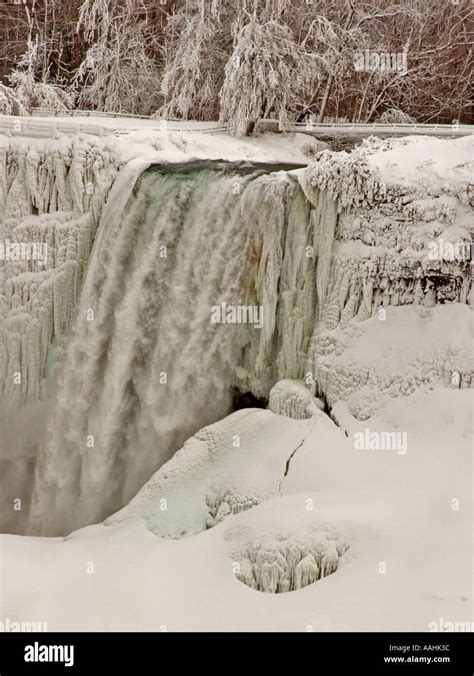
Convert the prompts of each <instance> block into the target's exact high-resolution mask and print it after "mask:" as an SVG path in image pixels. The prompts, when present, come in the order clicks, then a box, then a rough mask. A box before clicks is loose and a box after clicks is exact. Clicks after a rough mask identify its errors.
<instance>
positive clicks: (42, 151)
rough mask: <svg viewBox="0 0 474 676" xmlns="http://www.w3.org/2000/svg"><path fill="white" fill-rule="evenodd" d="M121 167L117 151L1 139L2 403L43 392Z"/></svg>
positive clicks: (76, 143)
mask: <svg viewBox="0 0 474 676" xmlns="http://www.w3.org/2000/svg"><path fill="white" fill-rule="evenodd" d="M119 164H120V161H119V157H118V155H117V153H116V152H115V151H114V150H113V149H110V148H108V146H107V145H106V144H105V143H100V142H94V143H91V142H90V141H88V140H87V139H86V138H77V139H74V140H71V141H69V140H67V139H58V140H57V141H55V142H48V143H44V144H38V143H28V142H26V141H25V140H21V139H8V138H6V137H4V138H3V139H2V138H1V137H0V240H1V242H2V265H1V267H0V312H1V314H2V323H1V326H0V345H1V349H0V400H1V401H3V404H4V405H7V406H18V405H20V404H21V403H25V402H26V401H30V400H33V401H35V400H38V399H39V398H41V397H42V395H43V393H44V388H45V378H46V375H47V374H46V371H47V365H48V352H49V348H50V346H51V345H52V344H54V345H56V346H62V345H63V344H64V338H65V336H66V335H67V333H68V330H69V327H70V325H71V322H72V319H73V317H74V312H75V306H76V303H77V300H78V297H79V293H80V288H81V283H82V277H83V272H84V269H85V266H86V263H87V260H88V257H89V253H90V250H91V248H92V243H93V240H94V235H95V231H96V228H97V225H98V220H99V217H100V213H101V209H102V206H103V204H104V202H105V199H106V196H107V193H108V190H109V188H110V186H111V184H112V182H113V180H114V178H115V175H116V173H117V170H118V166H119ZM22 245H23V247H24V248H23V250H21V248H20V247H21V246H22ZM27 247H29V249H28V255H26V249H27ZM40 251H41V252H44V255H41V256H39V255H38V252H40ZM35 252H36V255H35Z"/></svg>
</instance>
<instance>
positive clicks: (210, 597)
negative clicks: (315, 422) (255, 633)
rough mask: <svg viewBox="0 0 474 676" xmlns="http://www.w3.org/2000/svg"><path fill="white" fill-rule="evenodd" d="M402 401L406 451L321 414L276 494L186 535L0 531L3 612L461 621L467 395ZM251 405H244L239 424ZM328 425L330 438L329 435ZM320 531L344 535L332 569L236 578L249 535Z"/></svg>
mask: <svg viewBox="0 0 474 676" xmlns="http://www.w3.org/2000/svg"><path fill="white" fill-rule="evenodd" d="M398 404H399V402H394V404H392V405H390V406H389V407H388V408H387V409H386V412H385V414H384V417H382V418H379V419H378V424H381V425H385V426H386V425H387V424H390V425H393V424H394V422H397V424H398V425H400V426H401V427H403V428H405V429H407V430H408V431H409V434H410V439H411V444H410V451H409V453H408V454H407V455H406V456H403V457H401V456H398V455H397V454H390V453H389V452H373V451H356V450H354V448H353V447H352V445H351V444H350V440H349V439H348V438H346V437H345V436H344V435H343V434H342V433H341V432H340V431H339V430H337V428H336V427H335V426H334V425H333V424H332V423H331V422H330V421H327V422H326V423H324V426H325V429H326V432H325V433H323V435H322V436H320V432H321V430H320V429H319V430H318V427H317V426H315V427H314V429H313V432H312V433H311V434H310V435H309V436H308V437H307V438H306V441H305V443H304V445H303V446H302V447H301V449H300V450H299V451H298V452H297V453H296V454H295V456H294V458H293V460H292V464H291V467H290V471H289V474H288V477H287V478H286V479H285V488H284V496H283V497H275V498H273V499H271V500H267V501H265V502H264V503H263V504H261V505H259V506H257V507H254V508H252V509H250V510H248V511H245V512H241V513H238V514H235V515H230V516H228V517H227V518H226V519H224V520H223V521H222V522H220V523H219V524H218V525H216V526H215V527H214V528H211V529H210V530H207V531H205V532H202V533H199V534H196V535H194V536H192V537H187V538H184V539H180V540H169V539H164V538H161V537H156V536H155V535H153V534H152V532H151V531H150V530H149V529H148V527H147V521H146V518H147V517H145V518H143V517H142V518H139V517H133V518H130V519H127V520H125V521H123V522H121V523H119V524H117V525H113V526H112V525H109V526H102V525H97V526H91V527H88V528H85V529H82V530H80V531H77V532H75V533H73V534H72V535H70V536H69V537H67V538H65V539H61V538H52V539H51V538H50V539H43V538H39V539H38V538H28V537H18V536H2V538H1V546H2V561H3V579H4V580H7V581H8V585H5V586H4V588H3V599H2V615H3V616H5V617H10V618H22V619H23V620H25V621H26V620H28V619H30V620H33V619H36V620H38V621H40V620H41V621H47V622H48V630H49V631H55V630H59V629H61V630H71V631H73V630H89V631H95V630H106V629H112V630H153V631H164V630H168V631H173V630H179V631H226V630H233V631H245V630H247V631H252V630H265V631H271V630H289V631H328V630H337V631H346V630H360V631H375V630H378V631H427V629H428V624H429V623H430V622H433V621H437V620H438V618H440V617H443V618H445V619H451V620H456V621H470V602H471V587H470V565H469V561H470V553H469V552H470V537H471V530H470V528H471V512H470V509H471V505H470V498H469V495H470V485H469V483H470V477H469V474H470V467H471V459H470V449H469V434H470V433H471V431H470V424H471V422H470V415H471V402H470V396H469V392H467V391H444V390H442V391H441V390H438V391H436V392H431V393H428V394H420V393H417V394H415V395H411V397H410V398H409V399H407V400H405V401H404V402H403V405H398ZM260 414H261V412H257V411H252V410H250V411H247V412H246V415H245V416H244V415H243V414H242V417H240V420H236V422H235V425H236V427H238V425H239V422H240V424H242V423H244V422H245V423H246V424H247V423H248V420H249V418H252V417H253V416H257V415H260ZM266 415H267V417H268V421H267V422H266V425H265V426H266V427H267V429H268V432H269V434H270V438H271V430H272V428H273V425H274V424H275V422H277V421H278V425H280V428H279V430H278V431H277V433H276V434H275V436H274V437H273V439H274V441H276V440H278V439H279V437H280V434H281V430H282V428H283V427H284V426H285V424H286V425H288V431H289V433H290V435H291V430H292V429H293V428H294V425H295V421H292V420H290V419H287V418H279V417H278V416H276V415H275V414H266ZM322 415H324V414H322ZM438 420H442V424H436V425H433V421H438ZM221 424H222V425H224V429H225V426H226V425H227V424H228V423H227V422H226V421H223V422H222V423H218V425H221ZM296 424H297V425H309V421H306V422H305V421H297V422H296ZM371 424H372V423H371ZM374 424H375V423H374ZM331 425H333V429H334V434H337V435H339V441H337V442H336V440H335V437H334V436H331V439H330V443H328V441H329V438H328V436H326V437H325V436H324V434H326V435H327V433H328V430H329V429H330V426H331ZM346 425H347V421H346ZM460 429H461V430H463V435H464V436H460V434H459V431H460ZM282 445H283V444H282ZM454 449H455V453H456V461H455V462H453V451H454ZM183 450H184V449H183ZM258 451H259V452H258V455H254V460H253V462H252V464H251V465H250V466H249V465H248V463H249V456H248V455H246V456H242V460H243V459H244V457H245V462H246V470H247V472H248V473H250V472H251V470H252V469H255V470H256V471H257V472H259V475H260V477H261V476H262V474H261V473H260V472H261V468H262V466H266V467H271V464H272V463H271V459H272V457H273V454H274V448H273V444H272V443H271V442H270V443H265V444H260V445H259V449H258ZM242 469H243V468H242ZM453 498H457V499H459V501H460V509H459V510H458V511H456V510H453V509H452V499H453ZM311 500H312V501H313V503H312V506H313V509H312V510H311V509H308V506H310V505H311V502H309V501H311ZM148 507H150V505H148ZM321 528H323V529H325V528H329V529H330V531H333V532H334V533H335V534H336V535H337V536H338V537H339V538H341V537H344V538H345V539H346V540H347V542H348V543H349V549H348V550H347V553H346V554H345V555H344V562H343V564H341V566H340V567H338V569H337V570H336V572H334V573H333V574H332V575H329V576H328V577H324V578H323V579H320V580H317V581H316V582H315V583H313V584H310V585H309V586H306V587H305V588H304V589H299V590H298V591H295V592H291V593H283V594H281V593H280V594H276V595H274V594H264V593H261V592H259V591H256V590H253V589H250V588H248V587H246V586H245V585H242V583H241V582H240V581H239V580H238V579H237V576H236V572H235V571H236V570H237V571H238V570H239V569H238V567H237V568H236V567H235V564H236V563H238V560H237V559H238V555H239V553H241V552H242V550H246V548H247V546H248V545H249V544H251V543H257V544H259V545H260V546H262V547H264V548H265V549H267V548H268V547H269V545H273V546H274V545H275V543H280V544H281V543H283V544H284V543H285V542H286V540H285V539H283V540H282V539H281V538H282V537H283V538H290V540H291V542H293V541H295V542H298V541H302V542H304V543H305V544H306V546H308V544H309V543H310V538H309V536H308V533H310V532H313V533H314V532H318V530H320V529H321ZM308 529H309V530H308ZM272 534H273V535H272ZM275 538H276V539H275ZM440 545H441V546H440ZM90 563H92V564H93V571H94V572H93V573H88V572H87V570H88V569H89V570H91V567H90V565H89V568H88V564H90ZM382 563H385V564H386V572H385V573H382V572H379V571H380V570H383V567H381V564H382ZM164 580H165V581H166V583H163V581H164Z"/></svg>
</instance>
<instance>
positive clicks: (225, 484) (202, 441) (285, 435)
mask: <svg viewBox="0 0 474 676" xmlns="http://www.w3.org/2000/svg"><path fill="white" fill-rule="evenodd" d="M319 413H321V412H319ZM321 415H323V414H321ZM310 429H311V428H310V426H309V423H308V422H305V421H297V420H292V421H288V419H286V418H283V417H282V416H277V415H275V414H273V413H271V412H270V411H263V410H261V409H242V410H241V411H237V412H235V413H233V414H232V415H230V416H228V417H227V418H225V419H224V420H221V421H219V422H218V423H215V424H214V425H209V426H208V427H205V428H204V429H202V430H201V431H199V432H198V433H197V434H195V435H194V436H193V437H192V438H191V439H189V440H188V441H187V442H186V443H185V444H184V446H183V447H182V448H181V449H180V450H179V451H177V452H176V453H175V455H174V456H173V457H172V458H171V460H169V461H168V462H167V463H166V464H165V465H163V466H162V467H161V468H160V469H159V470H158V471H157V472H156V473H155V474H154V475H153V477H152V478H151V479H150V480H149V481H148V482H147V483H146V484H145V486H144V487H143V488H142V489H141V490H140V491H139V492H138V494H137V495H136V496H135V498H133V500H132V501H131V502H130V503H129V504H128V505H127V506H126V507H124V508H123V509H122V510H120V511H119V512H117V513H116V514H114V515H113V516H111V517H109V518H108V519H107V520H106V521H105V523H106V524H107V525H113V524H116V523H119V522H121V521H124V520H125V519H129V518H132V517H137V516H138V517H141V518H143V519H145V521H146V524H147V527H148V528H149V529H150V530H151V531H152V532H153V533H155V534H156V535H160V536H162V537H168V538H181V537H186V536H189V535H193V534H195V533H199V532H200V531H203V530H205V529H207V528H212V527H213V526H215V525H216V524H217V523H219V522H220V521H222V520H223V519H224V518H225V517H227V516H229V515H231V514H236V513H239V512H241V511H245V510H247V509H249V508H251V507H253V506H255V505H257V504H259V503H260V502H262V501H263V500H265V499H268V498H269V497H272V496H275V495H278V493H279V489H280V484H281V482H282V480H283V478H284V475H285V468H286V463H287V460H288V458H289V457H290V456H291V454H292V453H293V451H294V449H296V448H297V447H298V446H300V445H301V443H302V442H303V440H304V439H305V437H306V436H307V435H308V432H309V430H310ZM335 434H336V433H335Z"/></svg>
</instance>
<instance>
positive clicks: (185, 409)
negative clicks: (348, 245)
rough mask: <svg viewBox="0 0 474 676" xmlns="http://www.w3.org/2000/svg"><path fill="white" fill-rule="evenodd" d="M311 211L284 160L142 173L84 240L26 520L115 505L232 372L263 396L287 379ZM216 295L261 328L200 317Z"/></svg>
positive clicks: (214, 403) (178, 439) (226, 404)
mask: <svg viewBox="0 0 474 676" xmlns="http://www.w3.org/2000/svg"><path fill="white" fill-rule="evenodd" d="M310 212H311V207H310V204H309V202H308V201H307V200H306V199H305V197H304V194H303V192H302V190H301V188H300V187H299V185H298V183H297V181H296V180H295V179H294V178H291V177H290V175H289V174H287V173H286V172H277V173H273V174H267V175H264V174H263V173H262V172H261V171H259V172H253V173H247V174H242V173H238V172H237V171H235V170H232V171H231V170H227V171H224V170H221V169H219V170H217V169H210V168H204V169H191V170H189V171H171V172H168V173H162V172H160V171H157V170H156V169H150V170H148V171H146V172H144V173H143V174H142V176H141V177H140V179H139V180H138V182H137V184H136V186H135V188H134V190H133V194H132V196H131V197H130V199H129V201H128V203H127V206H126V208H125V210H124V212H123V214H122V217H121V218H119V219H116V220H114V221H113V222H111V223H108V224H107V225H106V227H104V228H103V229H101V230H100V231H99V233H98V236H97V239H96V242H95V245H94V249H93V252H92V255H91V259H90V263H89V269H88V272H87V276H86V280H85V283H84V287H83V290H82V294H81V300H80V304H79V309H78V314H77V319H76V322H75V325H74V327H73V331H72V335H71V339H70V342H69V345H68V349H67V354H66V359H65V365H64V368H63V370H62V373H61V377H60V382H59V386H58V392H57V398H56V403H55V406H54V407H53V408H54V411H55V415H54V417H53V419H52V420H51V421H50V425H49V430H48V442H47V443H46V444H45V446H44V447H43V448H42V450H41V452H40V456H39V460H38V464H37V471H36V489H35V494H34V499H33V510H32V522H31V529H32V530H33V532H36V533H43V534H48V535H55V534H61V533H65V532H68V531H70V530H72V529H74V528H77V527H80V526H83V525H85V524H88V523H93V522H97V521H99V520H101V519H103V518H104V517H106V516H107V515H108V514H110V513H112V512H114V511H115V510H117V509H118V508H120V507H121V506H122V505H124V504H126V503H127V502H128V501H129V500H130V498H131V497H132V496H133V495H134V494H135V493H136V491H137V490H138V489H139V488H140V487H141V486H142V485H143V484H144V482H145V481H146V480H147V479H148V478H149V477H150V476H151V475H152V474H153V472H154V471H156V469H157V468H158V467H160V466H161V465H162V464H163V463H164V462H165V461H166V460H167V459H169V457H170V456H171V455H172V454H173V452H174V451H175V450H176V449H177V448H178V447H179V446H180V445H181V444H182V443H183V442H184V440H185V439H186V438H188V437H189V436H190V435H192V434H193V433H194V432H196V431H197V430H198V429H200V428H202V427H203V426H204V425H207V424H209V423H211V422H214V421H216V420H218V419H220V418H222V417H223V416H225V415H226V414H227V413H228V412H229V411H230V409H231V386H232V385H238V386H239V387H241V388H242V389H251V390H252V391H254V392H256V393H257V394H258V393H261V394H263V395H264V396H268V392H269V389H270V387H271V385H273V383H274V382H275V381H276V380H277V379H278V378H279V377H281V376H282V374H284V375H286V376H288V377H300V376H301V368H302V364H303V363H304V356H305V351H306V348H307V339H308V336H309V335H310V334H311V327H312V325H313V322H314V315H315V311H316V292H315V283H314V280H315V264H314V259H313V258H311V257H310V256H308V255H307V252H306V246H308V245H310V246H312V245H313V237H314V236H315V232H317V230H318V228H314V227H313V222H312V219H311V216H310ZM330 246H331V242H329V250H330ZM222 302H226V303H227V304H228V305H258V306H263V311H264V324H263V328H262V329H258V328H255V327H254V326H252V325H250V324H213V323H211V321H210V318H211V307H212V306H214V305H219V304H220V303H222ZM165 379H166V382H165ZM231 442H232V440H231V439H229V443H231Z"/></svg>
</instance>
